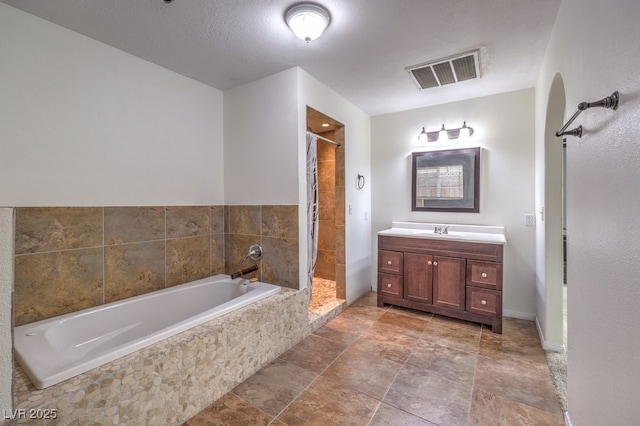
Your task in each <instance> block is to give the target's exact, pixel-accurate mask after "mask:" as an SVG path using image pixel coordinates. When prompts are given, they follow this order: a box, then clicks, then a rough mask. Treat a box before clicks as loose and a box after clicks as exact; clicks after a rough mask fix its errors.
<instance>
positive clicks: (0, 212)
mask: <svg viewBox="0 0 640 426" xmlns="http://www.w3.org/2000/svg"><path fill="white" fill-rule="evenodd" d="M12 291H13V209H2V208H0V411H1V412H2V413H9V410H11V409H12V408H13V404H12V402H11V401H12V396H11V381H12V373H11V372H12V356H13V350H12V348H13V341H12V339H11V313H12V312H13V310H12V306H11V293H12ZM2 418H4V416H3V417H2ZM1 422H2V421H1V420H0V423H1Z"/></svg>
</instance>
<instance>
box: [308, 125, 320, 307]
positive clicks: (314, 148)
mask: <svg viewBox="0 0 640 426" xmlns="http://www.w3.org/2000/svg"><path fill="white" fill-rule="evenodd" d="M318 210H319V208H318V137H317V136H316V135H314V134H312V133H310V132H307V273H308V278H307V288H309V298H311V294H312V291H313V288H312V286H313V273H314V271H315V268H316V257H317V255H318Z"/></svg>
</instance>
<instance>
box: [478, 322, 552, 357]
mask: <svg viewBox="0 0 640 426" xmlns="http://www.w3.org/2000/svg"><path fill="white" fill-rule="evenodd" d="M478 353H479V354H480V355H483V356H487V357H490V358H494V359H502V358H504V357H515V358H518V359H521V360H526V361H531V362H534V363H545V362H546V360H545V356H544V351H543V350H542V346H541V345H540V340H539V339H538V337H537V336H531V335H528V334H523V333H514V332H510V331H507V330H503V334H494V333H492V332H490V331H485V330H483V331H482V336H481V337H480V346H479V352H478Z"/></svg>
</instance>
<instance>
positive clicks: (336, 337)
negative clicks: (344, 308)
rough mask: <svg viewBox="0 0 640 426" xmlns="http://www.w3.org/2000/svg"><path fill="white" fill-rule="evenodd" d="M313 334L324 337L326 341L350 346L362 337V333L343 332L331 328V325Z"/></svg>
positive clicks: (324, 326)
mask: <svg viewBox="0 0 640 426" xmlns="http://www.w3.org/2000/svg"><path fill="white" fill-rule="evenodd" d="M334 321H335V320H334ZM313 334H315V335H316V336H320V337H324V338H325V339H328V340H331V341H334V342H336V343H342V344H344V345H350V344H351V343H353V342H355V341H356V339H357V338H358V337H360V334H361V333H352V332H349V331H342V330H339V329H336V328H334V327H332V326H330V325H329V324H326V325H323V326H322V327H320V328H318V329H317V330H316V331H314V332H313Z"/></svg>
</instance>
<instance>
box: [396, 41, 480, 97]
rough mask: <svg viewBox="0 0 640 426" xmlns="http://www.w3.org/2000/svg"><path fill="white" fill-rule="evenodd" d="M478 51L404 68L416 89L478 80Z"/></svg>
mask: <svg viewBox="0 0 640 426" xmlns="http://www.w3.org/2000/svg"><path fill="white" fill-rule="evenodd" d="M479 56H480V49H476V50H473V51H471V52H466V53H461V54H459V55H455V56H450V57H448V58H442V59H437V60H435V61H430V62H425V63H423V64H418V65H413V66H411V67H407V68H405V69H406V70H407V71H409V75H410V76H411V78H412V79H413V81H414V82H415V83H416V85H417V86H418V89H428V88H430V87H438V86H444V85H445V84H451V83H457V82H460V81H464V80H471V79H474V78H480V66H479V62H480V61H479Z"/></svg>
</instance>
